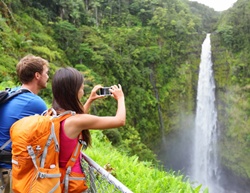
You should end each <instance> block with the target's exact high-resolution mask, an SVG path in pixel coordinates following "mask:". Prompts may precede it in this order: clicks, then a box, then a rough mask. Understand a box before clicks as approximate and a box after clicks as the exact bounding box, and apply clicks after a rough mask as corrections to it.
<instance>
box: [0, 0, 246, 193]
mask: <svg viewBox="0 0 250 193" xmlns="http://www.w3.org/2000/svg"><path fill="white" fill-rule="evenodd" d="M0 4H1V5H2V3H0ZM6 5H7V7H6V6H1V8H0V12H1V14H0V40H1V41H0V82H1V88H4V87H6V86H9V85H10V86H13V85H17V84H19V83H18V80H17V78H16V75H15V66H16V64H17V62H18V60H19V59H20V58H21V57H23V56H24V55H26V54H30V53H32V54H35V55H39V56H42V57H44V58H45V59H47V60H48V61H49V62H50V78H51V77H52V76H53V74H54V72H55V71H56V69H58V68H60V67H63V66H73V67H75V68H77V69H78V70H79V71H81V72H82V73H83V75H84V79H85V97H84V98H83V100H82V102H84V101H85V100H86V98H87V97H88V95H89V93H90V92H91V89H92V88H93V86H94V85H96V84H101V85H103V86H110V85H113V84H118V83H120V84H121V85H122V87H123V91H124V93H125V96H126V108H127V121H126V123H127V124H126V126H125V127H123V128H120V129H119V130H110V131H105V132H104V133H105V134H106V135H107V137H108V138H109V139H110V141H112V143H113V145H115V146H116V147H117V148H118V149H120V150H121V151H124V152H126V154H127V155H129V156H130V157H131V159H133V160H132V162H133V164H134V165H136V166H137V168H138V169H140V170H141V171H137V170H136V169H135V172H133V173H134V174H137V173H138V176H137V175H135V176H134V177H131V176H129V177H128V178H129V179H126V180H128V181H126V180H124V182H128V183H129V184H133V183H134V184H135V185H134V186H133V190H135V192H145V190H147V188H148V190H150V191H149V192H161V190H162V189H164V190H166V191H169V192H199V190H200V189H201V187H200V186H198V187H196V188H195V189H192V188H191V187H190V184H188V183H180V181H179V180H181V181H182V180H183V179H184V178H183V176H180V177H179V176H178V177H174V180H173V179H172V178H171V177H168V175H166V173H163V172H160V173H158V172H156V173H154V172H155V171H153V170H152V171H153V172H151V169H149V170H148V169H146V170H144V168H143V169H142V168H141V166H140V164H139V162H138V160H140V161H142V160H144V161H145V160H146V161H150V162H152V163H153V164H156V165H157V164H158V162H157V160H156V158H155V155H154V154H153V153H152V152H151V150H150V149H155V146H156V145H157V144H158V143H159V141H160V139H161V135H162V133H166V134H168V133H169V132H171V131H172V130H174V129H178V128H179V127H180V125H181V123H182V122H183V117H185V116H186V115H188V116H189V115H191V114H192V113H193V112H194V108H195V95H196V87H197V79H198V77H197V76H198V73H197V71H198V66H199V60H200V49H201V42H202V40H203V39H204V37H205V33H206V32H213V31H216V33H215V34H214V33H213V35H212V38H213V41H212V45H213V46H214V47H213V59H214V60H215V63H214V70H215V79H216V84H217V96H218V108H219V109H220V110H221V111H220V113H219V120H220V124H221V125H222V127H223V133H224V134H225V136H226V137H225V138H223V140H222V141H223V142H225V146H223V145H222V146H221V151H222V152H223V154H222V160H230V163H233V164H232V165H231V169H232V170H233V171H236V172H237V173H240V175H244V174H242V172H241V171H240V169H239V167H238V166H236V165H237V161H238V159H239V158H240V157H244V159H242V161H240V162H239V163H240V167H242V168H244V169H246V173H247V174H249V171H250V169H249V167H248V166H247V159H248V156H244V155H247V154H248V153H249V152H248V151H247V149H248V147H249V131H248V130H247V129H244V128H245V127H247V124H249V123H248V121H247V120H248V116H249V114H250V113H249V109H250V108H249V106H250V100H249V98H250V97H249V95H248V93H247V91H248V90H247V88H248V87H249V81H250V79H249V77H250V71H249V61H250V60H249V59H250V56H249V51H250V46H249V45H250V44H249V42H250V41H249V40H250V36H249V34H250V33H249V29H250V28H249V21H250V20H249V14H248V12H249V2H248V1H246V0H238V1H237V4H236V6H235V7H234V8H233V9H230V10H229V12H227V13H222V14H219V13H216V12H215V11H214V10H212V9H210V8H207V7H205V6H203V5H200V4H197V3H196V2H190V1H179V0H178V1H176V0H166V1H161V0H133V1H124V0H109V1H103V0H94V1H80V0H77V1H72V0H70V1H67V0H63V1H59V0H53V1H48V0H36V1H33V0H29V1H19V0H8V2H7V4H6ZM219 17H220V20H219V22H218V25H217V26H216V25H215V24H216V22H217V20H218V18H219ZM204 32H205V33H204ZM238 86H239V87H240V88H243V89H237V93H238V94H239V95H241V96H242V98H239V101H240V102H239V106H237V105H236V102H235V101H234V100H232V99H229V98H227V97H226V95H227V94H228V93H227V92H230V93H231V92H232V93H234V90H233V89H234V88H238ZM40 95H41V96H42V97H43V98H44V99H45V101H46V103H47V104H48V106H50V105H49V104H51V100H52V94H51V83H50V82H49V83H48V87H47V88H46V89H44V90H43V91H42V92H41V93H40ZM246 101H247V102H246ZM229 102H232V104H233V105H231V104H230V105H231V107H230V108H227V105H226V104H228V103H229ZM114 103H115V102H114V99H113V98H111V97H107V98H106V99H105V100H101V101H96V102H95V103H94V104H93V106H92V109H91V113H93V114H97V115H104V116H106V115H111V114H115V111H116V105H115V104H114ZM235 109H236V110H237V114H238V115H241V116H243V117H244V119H241V118H240V116H237V115H234V114H233V112H234V110H235ZM228 117H230V118H232V119H231V121H228ZM241 131H242V132H241ZM101 139H105V140H106V138H101ZM230 140H231V141H232V142H233V143H232V144H233V145H231V143H229V142H230ZM237 142H240V145H238V143H237ZM93 149H95V148H93ZM107 149H108V148H107ZM231 149H232V151H233V152H237V151H238V153H237V154H235V156H233V157H232V158H230V157H229V156H230V153H229V152H230V150H231ZM91 152H92V151H91ZM93 152H94V151H93ZM103 152H104V151H103ZM109 153H111V152H110V151H109ZM109 153H106V154H109ZM116 153H117V152H115V154H111V155H112V156H113V157H116ZM98 160H99V159H98ZM119 161H120V160H119ZM124 161H127V162H129V161H128V160H126V159H125V160H124ZM120 162H121V161H120ZM142 163H143V164H144V162H142ZM225 163H226V162H225ZM124 164H126V163H124ZM133 164H131V166H130V165H129V164H128V165H129V167H131V171H133V169H132V168H133ZM137 164H138V165H137ZM147 164H148V162H145V165H147ZM150 167H151V166H150ZM228 167H229V166H228ZM121 168H122V167H121ZM124 172H125V171H124ZM126 172H127V173H129V172H130V168H129V169H127V171H126ZM145 173H149V174H150V178H147V179H145V182H144V181H143V183H140V182H138V180H139V179H140V178H141V176H145ZM139 175H140V176H139ZM171 175H172V176H174V174H170V176H171ZM121 176H123V174H122V175H120V176H119V178H121ZM124 176H126V175H124ZM151 176H152V178H151ZM163 176H164V177H163ZM166 176H167V177H166ZM130 178H131V179H130ZM176 178H178V180H177V181H176ZM166 181H167V183H166ZM153 182H154V183H153ZM145 184H146V185H145ZM150 187H152V189H150ZM205 192H207V190H205Z"/></svg>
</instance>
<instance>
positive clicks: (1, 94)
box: [0, 87, 30, 104]
mask: <svg viewBox="0 0 250 193" xmlns="http://www.w3.org/2000/svg"><path fill="white" fill-rule="evenodd" d="M19 88H20V87H17V88H14V89H11V88H5V90H3V91H0V104H3V103H5V102H7V101H8V100H10V99H12V98H13V97H15V96H17V95H19V94H22V93H26V92H30V91H29V90H28V89H25V88H20V89H19Z"/></svg>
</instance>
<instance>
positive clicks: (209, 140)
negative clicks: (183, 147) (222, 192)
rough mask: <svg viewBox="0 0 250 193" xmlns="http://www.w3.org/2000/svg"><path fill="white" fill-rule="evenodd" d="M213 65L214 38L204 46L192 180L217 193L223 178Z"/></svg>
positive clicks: (205, 41) (208, 37)
mask: <svg viewBox="0 0 250 193" xmlns="http://www.w3.org/2000/svg"><path fill="white" fill-rule="evenodd" d="M212 66H213V63H212V61H211V43H210V34H207V36H206V39H205V40H204V42H203V44H202V53H201V63H200V70H199V81H198V93H197V108H196V118H195V133H194V137H195V141H194V162H193V168H192V174H191V176H192V178H193V179H194V180H195V181H196V182H197V183H199V184H202V185H203V187H204V186H205V187H208V188H209V192H210V193H217V192H216V189H217V188H216V186H217V185H216V183H217V182H218V177H219V175H218V174H217V172H218V163H217V125H216V123H217V110H216V106H215V83H214V77H213V69H212Z"/></svg>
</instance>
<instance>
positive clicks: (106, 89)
mask: <svg viewBox="0 0 250 193" xmlns="http://www.w3.org/2000/svg"><path fill="white" fill-rule="evenodd" d="M109 89H110V87H102V88H100V90H99V95H104V96H106V95H111V93H110V92H109Z"/></svg>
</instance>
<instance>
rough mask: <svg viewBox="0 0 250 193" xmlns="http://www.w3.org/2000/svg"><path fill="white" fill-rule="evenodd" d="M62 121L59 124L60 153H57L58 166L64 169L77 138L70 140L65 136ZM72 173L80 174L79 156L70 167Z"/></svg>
mask: <svg viewBox="0 0 250 193" xmlns="http://www.w3.org/2000/svg"><path fill="white" fill-rule="evenodd" d="M64 122H65V120H64V121H62V122H61V127H60V153H59V166H60V167H61V168H64V167H65V166H66V164H67V162H68V160H69V159H70V157H71V155H72V152H73V151H74V149H75V147H76V145H77V143H78V138H75V139H71V138H69V137H67V136H66V134H65V132H64ZM71 171H73V172H77V173H82V169H81V164H80V156H79V157H78V159H77V160H76V163H75V165H74V166H73V167H72V170H71Z"/></svg>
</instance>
